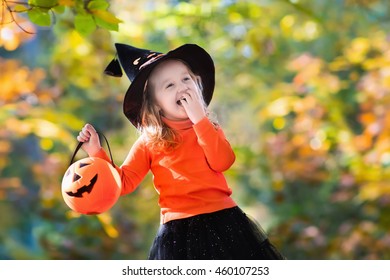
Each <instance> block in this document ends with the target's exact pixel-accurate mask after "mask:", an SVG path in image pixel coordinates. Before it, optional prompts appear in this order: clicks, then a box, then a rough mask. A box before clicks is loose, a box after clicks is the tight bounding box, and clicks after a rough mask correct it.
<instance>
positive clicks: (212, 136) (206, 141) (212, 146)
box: [194, 117, 236, 172]
mask: <svg viewBox="0 0 390 280" xmlns="http://www.w3.org/2000/svg"><path fill="white" fill-rule="evenodd" d="M194 130H195V133H196V135H197V136H198V143H199V145H200V146H201V147H202V149H203V151H204V153H205V156H206V159H207V162H208V164H209V166H210V168H211V169H213V170H214V171H218V172H223V171H226V170H227V169H229V168H230V166H232V164H233V163H234V161H235V159H236V156H235V155H234V152H233V149H232V147H231V146H230V143H229V142H228V141H227V139H226V137H225V134H224V133H223V131H222V129H221V128H216V127H215V126H214V125H213V124H212V123H211V122H210V120H209V119H208V118H207V117H204V118H203V119H202V120H200V121H199V122H198V123H196V124H195V125H194Z"/></svg>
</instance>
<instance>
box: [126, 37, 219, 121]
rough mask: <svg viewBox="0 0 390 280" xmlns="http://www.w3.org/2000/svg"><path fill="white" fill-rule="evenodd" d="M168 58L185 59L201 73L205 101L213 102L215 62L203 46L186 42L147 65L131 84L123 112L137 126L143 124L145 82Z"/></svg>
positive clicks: (207, 102)
mask: <svg viewBox="0 0 390 280" xmlns="http://www.w3.org/2000/svg"><path fill="white" fill-rule="evenodd" d="M168 59H178V60H182V61H184V62H185V63H186V64H187V65H188V66H189V67H190V69H191V71H192V72H194V74H195V75H199V76H200V77H201V79H202V85H203V98H204V101H205V103H206V104H207V105H209V104H210V102H211V99H212V97H213V93H214V86H215V67H214V62H213V60H212V58H211V56H210V55H209V54H208V53H207V52H206V51H205V50H204V49H203V48H201V47H199V46H198V45H194V44H185V45H182V46H180V47H178V48H177V49H174V50H172V51H170V52H168V53H167V54H165V55H162V56H160V57H159V58H158V59H156V60H155V61H153V62H152V63H150V64H148V65H146V66H145V67H144V68H142V70H141V71H140V72H139V73H138V74H137V76H136V77H135V79H134V80H133V82H132V83H131V85H130V86H129V88H128V90H127V92H126V94H125V98H124V102H123V113H124V114H125V116H126V117H127V118H128V119H129V120H130V122H131V123H132V124H133V125H134V126H135V127H139V126H140V125H141V116H140V113H141V108H142V102H143V91H144V87H145V83H146V81H147V79H148V78H149V75H150V73H151V72H152V71H153V69H154V68H155V67H156V66H157V65H159V64H160V63H161V62H163V61H166V60H168Z"/></svg>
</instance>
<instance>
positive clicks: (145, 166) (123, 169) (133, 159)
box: [95, 138, 150, 195]
mask: <svg viewBox="0 0 390 280" xmlns="http://www.w3.org/2000/svg"><path fill="white" fill-rule="evenodd" d="M95 156H96V157H100V158H102V159H104V160H107V161H110V158H109V157H108V156H107V154H106V152H105V151H104V149H100V151H99V152H98V153H97V154H96V155H95ZM116 170H117V171H118V172H119V174H120V176H121V181H122V192H121V195H125V194H128V193H131V192H133V191H134V190H135V189H136V188H137V187H138V185H139V184H140V183H141V181H142V180H143V179H144V177H145V176H146V174H147V173H148V171H149V170H150V158H149V154H148V151H147V149H146V148H145V146H144V144H143V141H142V139H141V138H139V139H138V140H137V141H136V142H135V143H134V145H133V147H132V148H131V149H130V152H129V154H128V155H127V157H126V159H125V161H124V162H123V164H122V165H121V166H120V167H118V166H116Z"/></svg>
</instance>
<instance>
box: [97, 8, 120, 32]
mask: <svg viewBox="0 0 390 280" xmlns="http://www.w3.org/2000/svg"><path fill="white" fill-rule="evenodd" d="M92 13H93V16H94V18H95V21H96V24H97V25H98V26H100V27H103V28H106V29H108V30H112V31H118V30H119V26H118V24H119V23H121V22H122V21H121V20H120V19H118V18H116V17H115V16H114V15H113V14H111V13H110V12H108V11H102V10H93V11H92Z"/></svg>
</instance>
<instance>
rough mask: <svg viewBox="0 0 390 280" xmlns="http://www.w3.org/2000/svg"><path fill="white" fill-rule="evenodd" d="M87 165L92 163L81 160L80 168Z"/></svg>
mask: <svg viewBox="0 0 390 280" xmlns="http://www.w3.org/2000/svg"><path fill="white" fill-rule="evenodd" d="M87 165H90V163H83V162H80V165H79V168H82V167H84V166H87Z"/></svg>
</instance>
